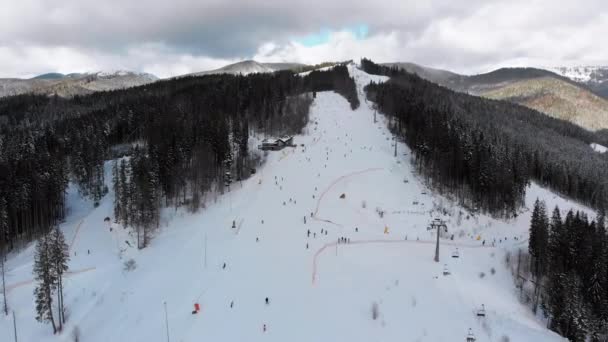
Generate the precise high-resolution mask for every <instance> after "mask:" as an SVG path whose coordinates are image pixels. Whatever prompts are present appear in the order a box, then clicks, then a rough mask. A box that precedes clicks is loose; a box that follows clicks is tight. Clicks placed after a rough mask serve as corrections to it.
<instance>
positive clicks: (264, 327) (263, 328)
mask: <svg viewBox="0 0 608 342" xmlns="http://www.w3.org/2000/svg"><path fill="white" fill-rule="evenodd" d="M262 330H263V331H264V332H266V324H264V326H263V327H262Z"/></svg>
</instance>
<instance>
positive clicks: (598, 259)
mask: <svg viewBox="0 0 608 342" xmlns="http://www.w3.org/2000/svg"><path fill="white" fill-rule="evenodd" d="M529 253H530V256H531V272H532V274H533V276H534V279H535V288H534V295H533V298H534V300H533V304H532V305H533V308H534V311H535V312H536V309H537V307H538V306H540V308H541V309H542V310H543V312H544V314H545V316H547V317H548V319H549V321H548V326H549V328H550V329H552V330H554V331H556V332H558V333H559V334H560V335H562V336H564V337H567V338H568V339H569V340H570V341H575V342H585V341H593V342H596V341H606V339H607V338H608V236H607V235H606V226H605V216H604V214H603V212H602V213H600V215H599V216H598V218H597V221H591V222H589V218H588V217H587V215H586V214H585V213H583V212H578V211H577V212H574V211H573V210H570V211H568V213H567V214H566V217H565V218H563V219H562V217H561V213H560V210H559V208H557V207H555V209H554V210H553V213H552V216H551V218H549V217H548V216H547V209H546V207H545V204H544V202H542V201H539V200H536V203H535V205H534V211H533V213H532V220H531V222H530V240H529Z"/></svg>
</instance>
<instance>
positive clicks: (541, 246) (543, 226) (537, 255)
mask: <svg viewBox="0 0 608 342" xmlns="http://www.w3.org/2000/svg"><path fill="white" fill-rule="evenodd" d="M548 239H549V222H548V218H547V213H546V209H545V204H544V202H541V201H540V200H538V199H536V202H534V210H533V211H532V220H531V222H530V240H529V245H528V250H529V252H530V255H531V256H532V260H533V263H534V265H533V270H534V275H535V276H536V278H538V279H540V277H541V276H542V275H543V269H544V265H545V260H546V258H547V245H548V243H549V240H548Z"/></svg>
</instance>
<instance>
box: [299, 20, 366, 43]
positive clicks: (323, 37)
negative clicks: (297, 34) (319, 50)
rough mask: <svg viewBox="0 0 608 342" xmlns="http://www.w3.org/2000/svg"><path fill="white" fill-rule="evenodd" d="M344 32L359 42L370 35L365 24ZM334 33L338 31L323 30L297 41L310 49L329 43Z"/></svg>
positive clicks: (349, 28) (348, 28)
mask: <svg viewBox="0 0 608 342" xmlns="http://www.w3.org/2000/svg"><path fill="white" fill-rule="evenodd" d="M343 30H346V31H350V32H351V33H352V34H353V35H354V36H355V38H357V39H358V40H362V39H365V38H367V35H368V33H369V28H368V26H367V25H365V24H360V25H355V26H350V27H346V28H344V29H343ZM334 32H336V30H332V29H328V28H322V29H320V30H319V32H318V33H313V34H309V35H307V36H305V37H303V38H299V39H296V41H297V42H298V43H300V44H302V45H304V46H308V47H310V46H316V45H321V44H325V43H327V42H328V41H329V37H330V36H331V34H332V33H334Z"/></svg>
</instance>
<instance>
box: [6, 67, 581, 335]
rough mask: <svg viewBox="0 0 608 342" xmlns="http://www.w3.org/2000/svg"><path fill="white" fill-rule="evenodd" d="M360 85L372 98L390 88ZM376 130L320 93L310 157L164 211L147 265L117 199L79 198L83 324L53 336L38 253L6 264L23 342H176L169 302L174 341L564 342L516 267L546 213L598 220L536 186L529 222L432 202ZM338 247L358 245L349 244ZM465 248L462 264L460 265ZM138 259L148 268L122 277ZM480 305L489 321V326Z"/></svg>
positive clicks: (71, 234) (74, 228)
mask: <svg viewBox="0 0 608 342" xmlns="http://www.w3.org/2000/svg"><path fill="white" fill-rule="evenodd" d="M349 70H350V72H351V75H352V76H353V77H354V78H355V80H356V82H357V86H358V89H359V92H360V96H362V95H363V94H362V92H363V86H364V85H366V84H368V83H369V81H370V80H371V79H374V80H376V81H381V80H383V78H382V77H378V76H371V75H368V74H365V73H363V72H361V71H359V70H358V69H356V68H355V67H354V66H352V65H351V66H349ZM361 99H364V97H361ZM373 116H374V111H373V109H372V108H371V104H370V103H367V102H365V101H364V102H363V103H362V105H361V106H360V108H359V109H357V110H356V111H351V110H350V106H349V104H348V103H347V101H346V100H345V99H344V98H342V97H341V96H339V95H338V94H335V93H333V92H320V93H318V94H317V97H316V99H315V102H314V104H313V107H312V109H311V118H310V123H309V125H308V126H307V128H306V129H305V132H304V134H302V135H299V136H296V137H295V143H297V144H298V147H297V148H288V149H285V150H283V151H278V152H271V153H269V154H268V157H267V162H266V164H265V165H264V166H263V167H261V168H260V169H259V170H258V172H257V173H256V174H255V175H254V176H253V177H252V178H250V179H248V180H246V181H243V182H242V183H234V184H232V185H231V187H230V191H229V192H228V193H226V194H225V195H222V196H219V197H217V199H215V196H209V200H208V203H207V208H206V209H205V210H204V211H201V212H199V213H197V214H189V213H187V212H186V211H184V210H175V209H166V210H165V211H164V212H163V224H162V227H161V230H160V231H159V232H158V234H157V236H156V237H155V239H154V240H152V243H151V245H150V247H148V248H146V249H144V250H141V251H137V250H135V249H134V248H131V247H129V245H128V244H127V243H126V242H125V241H130V239H131V238H130V236H129V235H128V233H127V232H128V230H124V229H123V228H121V227H116V226H115V227H113V229H112V231H110V229H109V227H108V225H107V224H106V223H104V222H103V220H104V218H105V217H106V216H110V217H111V216H112V201H113V193H112V191H111V190H110V193H108V195H107V196H106V197H105V198H104V199H103V200H102V201H101V203H100V205H99V207H97V208H92V206H91V205H90V204H88V203H82V202H81V201H80V200H79V198H78V196H77V195H76V193H75V192H74V191H70V193H69V194H70V199H69V203H70V205H71V206H72V207H73V208H74V210H73V212H72V213H71V215H70V217H69V218H68V219H67V220H66V223H65V224H63V225H62V228H63V229H64V231H65V233H66V237H67V239H68V241H69V242H70V244H71V255H72V261H71V263H70V269H71V270H72V271H75V274H72V275H70V276H69V277H68V279H67V281H66V290H65V294H66V306H67V307H68V308H69V311H70V313H69V323H68V326H67V327H66V330H65V332H64V333H62V334H61V335H59V336H52V334H51V332H50V331H51V329H50V327H49V326H47V325H42V324H39V323H36V322H35V320H34V307H33V300H32V290H33V284H32V283H30V282H28V281H29V280H30V279H31V266H32V248H31V247H30V248H28V249H26V250H24V251H22V252H21V253H19V254H17V255H12V256H10V258H9V261H8V270H9V272H8V279H7V281H8V284H9V304H10V305H11V307H12V308H13V309H15V311H16V314H17V324H18V328H19V334H20V335H19V338H20V341H71V337H70V332H71V331H72V330H73V329H74V328H75V327H78V329H79V331H80V332H81V337H82V340H85V341H104V342H105V341H157V340H165V336H166V330H165V316H164V305H163V304H164V303H165V302H166V303H167V313H168V316H167V317H168V326H169V334H170V338H171V341H201V340H203V341H370V340H373V341H453V340H457V341H461V340H464V337H465V335H466V333H467V330H468V329H469V328H472V329H473V331H474V332H475V334H476V335H477V338H478V341H480V342H481V341H501V338H502V337H503V336H508V337H509V338H510V340H511V341H559V340H560V338H559V337H558V336H557V335H556V334H554V333H552V332H550V331H548V330H546V329H545V328H544V324H543V322H541V321H539V320H538V319H537V318H535V317H533V315H532V314H531V313H530V311H529V309H527V308H526V307H525V306H524V305H522V304H519V302H518V298H517V291H516V289H515V288H514V286H513V281H512V278H511V276H510V274H509V271H508V270H507V269H506V268H505V267H504V266H503V259H504V255H505V253H507V252H508V251H513V250H515V249H516V248H519V247H523V248H526V246H525V241H526V236H527V230H528V226H529V220H530V215H531V211H530V208H531V206H532V203H533V201H534V200H535V199H536V198H537V197H540V198H542V199H545V200H546V201H547V206H548V207H549V208H552V207H553V206H554V205H556V204H559V205H560V208H562V209H564V210H565V209H569V208H570V207H576V208H580V209H584V208H582V207H580V206H577V205H576V204H574V203H571V202H568V201H567V200H565V199H562V198H560V197H559V196H556V195H553V194H552V193H550V192H548V191H546V190H544V189H542V188H539V187H538V186H535V185H532V186H531V187H530V188H529V189H528V193H527V199H526V208H525V209H524V210H523V211H522V212H521V214H520V215H519V216H518V218H517V219H515V220H512V221H509V222H504V221H499V220H494V219H492V218H489V217H487V216H483V215H482V216H473V215H471V214H469V213H466V211H465V210H464V209H462V208H459V207H458V206H457V205H455V204H453V203H451V202H450V201H449V200H448V199H446V198H443V197H441V196H439V195H437V194H434V193H432V192H431V191H430V190H428V189H427V187H426V186H425V185H424V183H423V181H422V180H421V179H420V178H419V177H418V176H417V175H416V173H415V172H414V169H413V167H412V165H411V164H410V159H409V158H410V151H409V149H408V148H407V147H406V146H405V145H403V144H400V143H399V144H398V146H397V151H398V154H397V157H395V156H394V146H393V145H392V144H393V141H392V139H391V135H390V133H389V132H388V130H387V129H386V122H385V119H384V118H383V116H382V115H378V122H377V123H374V121H373ZM301 144H303V145H304V146H301ZM106 170H108V171H109V170H110V165H109V164H108V165H106ZM106 179H108V180H109V179H110V177H109V174H108V175H107V177H106ZM110 189H111V187H110ZM72 190H73V189H72ZM342 194H344V198H340V197H341V195H342ZM378 211H383V212H384V214H383V216H382V217H381V216H380V215H379V214H378ZM440 211H441V212H445V213H446V214H445V215H444V214H442V215H439V212H440ZM460 211H462V212H463V214H462V215H460V214H459V213H460ZM311 213H312V217H311ZM436 215H439V217H442V218H444V219H446V220H447V225H448V228H449V234H448V235H450V234H454V240H450V239H448V238H447V237H448V236H446V237H445V238H443V239H442V249H441V262H440V263H434V262H433V261H432V257H433V253H434V245H433V241H434V239H435V236H434V233H433V232H429V231H427V230H426V226H427V225H428V223H429V221H430V220H431V219H432V218H433V217H436ZM305 217H306V219H304V218H305ZM233 221H235V223H236V226H237V227H236V228H231V226H232V222H233ZM308 230H310V232H311V233H310V237H307V231H308ZM321 230H323V233H321ZM478 236H479V237H480V239H479V240H477V237H478ZM340 237H345V238H347V239H350V244H336V241H337V240H338V239H339V238H340ZM515 237H517V238H518V240H514V238H515ZM505 238H507V239H505ZM256 239H257V241H256ZM484 240H485V241H486V243H485V244H484V243H483V241H484ZM494 241H495V243H494V245H495V247H492V246H491V245H492V242H494ZM131 245H132V243H131ZM457 247H458V248H459V252H460V256H461V257H460V258H458V259H454V258H451V257H450V255H451V253H452V252H453V251H454V250H455V249H456V248H457ZM88 251H90V254H89V253H88ZM121 251H122V252H121ZM130 258H133V259H134V260H136V262H137V268H136V269H135V270H133V271H131V272H126V271H123V262H124V261H125V260H128V259H130ZM224 263H225V264H226V268H225V269H224V268H223V264H224ZM443 264H448V267H449V269H450V271H451V275H448V276H444V275H442V269H443ZM492 268H494V269H495V274H492V273H491V270H492ZM481 272H484V274H485V276H484V277H480V273H481ZM266 297H268V298H269V300H270V303H269V305H266V304H265V303H264V299H265V298H266ZM231 302H232V303H233V306H232V307H231ZM374 302H376V303H378V307H379V318H378V319H377V320H373V319H372V318H371V307H372V303H374ZM194 303H200V304H201V312H200V313H199V314H197V315H193V314H191V311H192V310H193V304H194ZM481 304H485V305H486V309H487V311H488V316H487V317H486V318H485V319H480V318H477V317H476V316H475V311H476V310H477V308H479V306H480V305H481ZM264 325H266V329H267V330H266V331H265V332H264V331H263V327H264ZM0 336H8V337H9V339H10V338H12V322H11V321H10V320H9V319H5V318H2V319H0ZM9 339H7V340H9Z"/></svg>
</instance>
